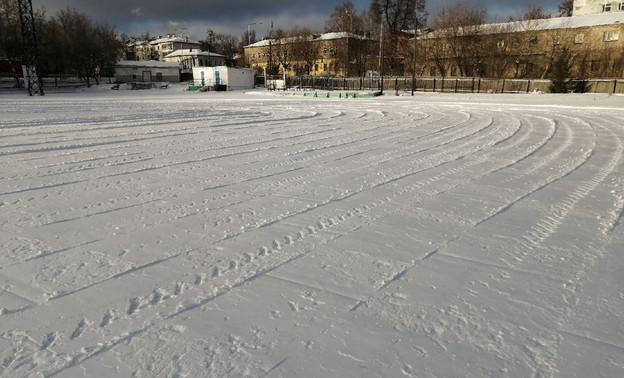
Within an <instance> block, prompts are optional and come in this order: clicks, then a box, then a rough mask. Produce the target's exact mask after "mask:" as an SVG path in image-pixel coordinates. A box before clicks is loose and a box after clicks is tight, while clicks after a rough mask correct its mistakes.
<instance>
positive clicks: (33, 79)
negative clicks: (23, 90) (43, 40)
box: [17, 0, 43, 96]
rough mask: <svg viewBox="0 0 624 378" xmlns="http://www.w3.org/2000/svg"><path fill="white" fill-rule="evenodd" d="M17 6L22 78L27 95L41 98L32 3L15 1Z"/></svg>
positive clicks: (26, 0) (41, 85) (41, 89)
mask: <svg viewBox="0 0 624 378" xmlns="http://www.w3.org/2000/svg"><path fill="white" fill-rule="evenodd" d="M17 6H18V8H19V16H20V22H21V24H22V41H23V43H24V59H23V62H22V63H23V70H24V76H25V79H26V81H27V84H28V95H29V96H32V95H34V94H39V95H41V96H43V81H42V80H41V76H39V74H38V72H37V67H38V66H39V54H38V48H37V33H36V31H35V17H34V16H33V8H32V1H31V0H17Z"/></svg>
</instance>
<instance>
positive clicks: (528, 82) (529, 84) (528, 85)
mask: <svg viewBox="0 0 624 378" xmlns="http://www.w3.org/2000/svg"><path fill="white" fill-rule="evenodd" d="M530 90H531V79H528V80H527V90H526V93H529V91H530Z"/></svg>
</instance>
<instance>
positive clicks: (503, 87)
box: [501, 79, 505, 93]
mask: <svg viewBox="0 0 624 378" xmlns="http://www.w3.org/2000/svg"><path fill="white" fill-rule="evenodd" d="M501 93H505V79H503V86H502V87H501Z"/></svg>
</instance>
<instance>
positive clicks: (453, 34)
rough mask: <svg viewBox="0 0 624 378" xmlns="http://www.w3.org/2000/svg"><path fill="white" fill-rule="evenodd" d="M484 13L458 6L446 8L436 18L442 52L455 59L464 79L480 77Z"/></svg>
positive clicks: (477, 9)
mask: <svg viewBox="0 0 624 378" xmlns="http://www.w3.org/2000/svg"><path fill="white" fill-rule="evenodd" d="M484 20H485V10H483V9H481V8H477V7H475V8H471V7H468V6H467V5H464V4H458V5H455V6H453V7H451V8H443V9H442V10H441V11H440V12H439V13H438V14H436V15H435V17H434V19H433V22H432V26H433V28H434V29H435V30H436V33H438V35H439V36H440V37H441V38H440V39H441V40H440V43H441V44H442V49H444V50H446V51H444V52H446V54H447V55H450V57H451V58H452V59H453V60H454V68H455V69H457V70H458V72H453V71H454V69H453V68H451V75H455V74H459V75H461V76H480V75H481V74H482V72H481V69H480V60H481V58H482V55H483V51H482V50H483V45H482V44H481V28H482V25H483V22H484Z"/></svg>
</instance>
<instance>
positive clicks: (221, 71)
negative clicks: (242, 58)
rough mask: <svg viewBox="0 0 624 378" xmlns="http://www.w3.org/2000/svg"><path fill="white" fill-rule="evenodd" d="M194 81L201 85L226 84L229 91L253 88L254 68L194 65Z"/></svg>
mask: <svg viewBox="0 0 624 378" xmlns="http://www.w3.org/2000/svg"><path fill="white" fill-rule="evenodd" d="M193 82H194V84H195V85H197V86H201V87H212V86H215V85H225V86H227V90H229V91H231V90H237V89H238V90H240V89H251V88H253V87H254V70H253V69H251V68H232V67H226V66H219V67H194V68H193Z"/></svg>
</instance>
